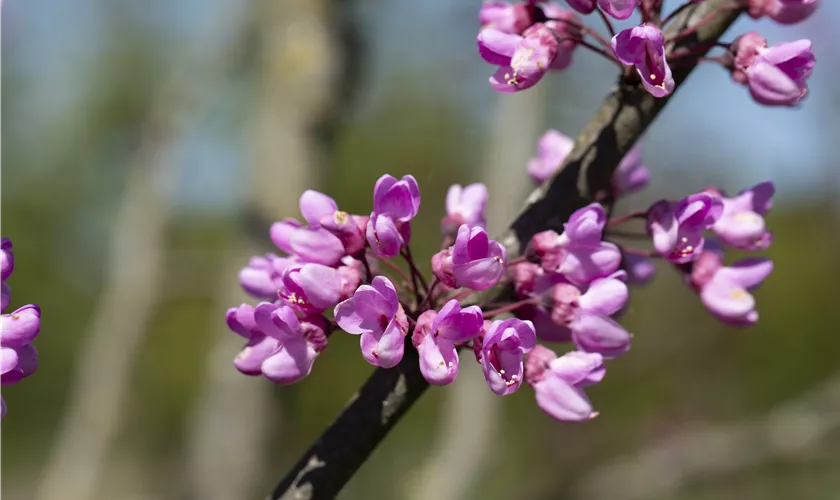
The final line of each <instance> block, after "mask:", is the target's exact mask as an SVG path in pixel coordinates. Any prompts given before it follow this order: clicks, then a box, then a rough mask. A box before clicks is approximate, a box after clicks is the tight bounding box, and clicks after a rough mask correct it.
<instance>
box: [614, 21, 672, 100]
mask: <svg viewBox="0 0 840 500" xmlns="http://www.w3.org/2000/svg"><path fill="white" fill-rule="evenodd" d="M612 48H613V52H615V55H616V57H618V59H619V60H620V61H621V62H622V63H624V64H627V65H628V66H629V65H633V66H636V71H637V72H638V73H639V76H640V77H641V78H642V85H644V87H645V90H647V91H648V92H649V93H650V94H651V95H653V96H654V97H665V96H666V95H668V94H670V93H671V92H673V91H674V78H673V76H671V68H670V67H669V66H668V62H667V61H666V60H665V36H664V35H663V34H662V30H660V29H659V28H658V27H656V26H654V25H652V24H642V25H641V26H636V27H635V28H628V29H626V30H623V31H621V32H620V33H619V34H617V35H616V36H614V37H613V39H612Z"/></svg>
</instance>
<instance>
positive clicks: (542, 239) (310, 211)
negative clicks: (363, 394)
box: [227, 0, 818, 422]
mask: <svg viewBox="0 0 840 500" xmlns="http://www.w3.org/2000/svg"><path fill="white" fill-rule="evenodd" d="M690 3H699V2H690ZM817 3H818V2H816V1H812V2H808V1H800V2H795V1H782V0H776V1H771V0H766V1H764V2H754V1H749V2H747V1H746V0H742V1H740V3H737V4H736V5H735V6H734V8H739V9H749V12H750V13H751V14H752V15H753V16H755V17H759V16H761V15H768V16H770V17H773V18H774V19H776V20H778V21H779V22H783V23H790V22H796V21H798V20H801V19H804V18H805V17H807V16H808V15H809V14H810V13H811V12H813V9H814V8H815V7H816V4H817ZM568 4H569V6H570V7H571V8H572V9H574V11H572V10H566V9H564V8H562V7H560V6H559V5H556V4H552V3H546V2H541V1H535V0H530V1H524V2H519V3H515V4H508V3H503V2H496V1H493V2H487V3H485V4H484V6H483V7H482V8H481V11H480V13H479V18H480V20H481V23H482V29H481V31H480V32H479V35H478V46H479V51H480V53H481V55H482V57H484V59H486V60H487V61H488V62H490V63H492V64H494V65H496V66H498V67H499V69H498V70H497V71H496V73H495V74H494V75H493V76H492V77H491V79H490V82H491V84H492V85H493V87H494V88H496V90H498V91H500V92H514V91H518V90H523V89H526V88H528V87H531V86H533V85H535V84H536V83H537V82H538V81H539V80H540V79H541V78H542V77H543V76H544V75H545V73H546V72H547V71H549V70H559V69H563V68H565V67H566V66H568V65H569V64H570V62H571V57H572V52H573V51H574V49H575V48H576V47H577V46H579V45H580V46H585V47H589V48H592V47H594V46H593V45H591V44H590V43H589V42H587V41H586V40H585V39H584V37H585V36H593V37H595V38H596V40H598V41H599V43H601V45H602V48H601V49H598V48H597V47H595V49H596V50H600V51H601V52H602V53H603V54H605V55H607V56H608V57H610V58H612V59H613V60H614V61H615V62H616V63H618V64H620V65H627V66H633V67H635V69H636V72H637V73H638V76H639V78H640V80H641V82H642V84H643V86H644V88H645V89H647V91H648V92H650V93H651V94H653V95H654V96H657V97H662V96H665V95H668V94H669V93H671V92H672V91H673V88H674V79H673V77H672V74H671V69H670V66H669V61H672V60H674V59H678V58H680V57H686V56H688V55H690V54H675V53H669V52H668V49H667V48H666V45H667V42H668V41H669V40H673V39H677V38H679V37H681V36H685V35H686V33H676V34H675V35H671V36H670V37H666V36H665V35H664V34H663V32H662V28H663V26H664V24H667V22H668V21H669V20H670V19H671V18H672V17H673V16H666V17H665V18H664V19H665V21H664V22H658V23H654V22H652V21H651V20H652V19H657V20H658V19H661V16H660V13H659V11H658V10H657V11H656V12H655V13H656V15H655V16H654V15H652V14H653V11H652V10H651V9H658V8H660V7H661V3H660V2H640V1H617V0H597V1H596V0H587V1H574V2H572V1H571V0H570V1H569V2H568ZM686 7H688V4H687V5H685V6H683V8H686ZM759 7H760V8H759ZM596 9H600V10H601V11H602V12H601V14H602V17H603V19H605V20H607V25H608V28H609V29H610V30H612V26H611V23H610V22H609V17H613V18H615V19H627V18H629V17H630V16H632V15H633V13H634V12H636V11H637V10H639V11H641V14H642V18H643V20H645V21H646V22H643V23H642V24H641V25H639V26H636V27H633V28H629V29H627V30H624V31H621V32H620V33H617V34H614V36H613V39H612V41H609V40H606V39H604V38H600V37H599V36H598V35H596V34H595V32H594V31H593V30H591V29H590V28H588V27H586V26H585V25H584V24H583V23H582V21H581V20H580V18H579V16H578V13H580V14H589V13H592V12H594V11H595V10H596ZM727 57H728V58H721V62H722V63H724V64H725V65H727V67H729V68H730V69H731V70H732V72H733V77H734V78H735V79H736V81H738V82H740V83H743V84H745V85H748V86H749V88H750V90H751V92H752V94H753V95H754V96H755V98H756V100H758V101H759V102H763V103H765V104H787V105H790V104H794V103H795V102H796V101H798V100H799V99H801V96H802V95H804V89H805V88H807V87H806V86H805V80H806V79H807V77H808V75H809V74H810V71H811V68H812V67H813V56H811V55H810V44H809V43H802V42H795V43H793V44H781V45H777V46H773V47H767V43H766V41H765V40H764V39H763V38H761V37H760V36H759V35H756V34H752V33H748V34H747V35H744V36H742V37H740V38H739V40H738V41H737V42H736V43H734V44H732V45H731V46H730V48H729V52H728V56H727ZM625 73H626V75H627V77H628V78H629V75H630V72H629V71H627V72H625ZM785 79H787V80H785ZM794 94H797V95H796V96H794ZM574 145H575V144H574V141H573V140H572V139H570V138H569V137H567V136H565V135H564V134H563V133H561V132H559V131H557V130H549V131H548V132H546V134H545V135H544V136H543V137H542V138H541V139H540V141H539V145H538V152H537V156H536V157H534V158H532V159H531V160H530V161H529V162H528V166H527V172H528V174H529V176H530V177H531V179H532V180H533V181H534V183H536V184H538V185H539V184H542V183H544V182H548V181H549V179H550V178H551V177H552V176H553V175H554V174H555V172H557V171H558V170H559V169H560V167H561V166H562V164H563V162H564V161H565V159H566V157H567V156H568V155H569V154H570V153H571V152H572V150H573V148H574ZM649 181H650V171H649V170H648V168H647V167H646V166H645V165H644V164H643V162H642V150H641V146H640V145H636V146H635V147H633V148H632V149H631V150H630V151H629V152H628V154H627V155H626V156H625V158H624V159H623V160H622V161H621V163H620V165H618V167H617V168H616V170H615V172H614V174H613V177H612V183H611V186H610V187H609V188H608V189H606V190H604V191H606V192H600V193H599V194H598V197H597V199H598V200H600V202H599V203H591V204H589V205H587V206H583V207H580V208H579V209H578V210H576V211H574V212H573V213H572V214H571V215H570V216H569V218H568V220H566V221H565V223H564V224H563V225H562V228H561V227H556V229H557V231H555V230H546V231H542V232H540V233H538V234H536V235H534V236H533V238H531V240H530V241H529V242H528V244H527V247H526V249H525V252H524V255H522V256H517V257H515V258H509V256H508V251H509V249H508V248H506V247H505V245H503V244H502V243H500V242H498V241H494V240H492V239H491V238H490V237H489V236H488V234H487V231H486V229H485V226H486V220H485V216H484V211H485V207H486V205H487V199H488V192H487V188H486V187H485V186H484V185H483V184H471V185H467V186H461V185H454V186H452V187H450V189H449V192H448V193H447V196H446V206H445V215H444V216H443V217H442V219H441V233H442V245H441V249H440V251H439V252H437V253H436V254H434V255H433V256H432V258H431V269H432V277H431V280H427V279H426V277H425V276H424V275H423V273H421V272H420V270H419V268H418V265H417V262H416V261H415V260H414V257H413V255H412V252H411V245H410V243H411V223H412V220H413V219H414V218H415V217H416V216H417V215H418V213H419V210H420V200H421V197H420V188H419V185H418V183H417V180H416V179H415V178H414V177H412V176H411V175H406V176H403V177H402V178H400V179H398V178H396V177H393V176H390V175H384V176H382V177H381V178H379V180H377V181H376V183H375V185H374V187H373V196H372V211H371V212H370V214H369V215H352V214H348V213H347V212H344V211H342V210H339V208H338V204H337V203H336V201H335V200H334V199H332V198H331V197H329V196H327V195H326V194H323V193H319V192H316V191H311V190H309V191H306V192H304V193H303V194H302V195H301V197H300V212H301V215H302V219H303V221H299V220H296V219H285V220H282V221H279V222H276V223H274V224H273V225H272V227H271V229H270V236H271V240H272V241H273V242H274V244H275V245H276V246H277V248H278V249H279V250H280V251H282V255H277V254H274V253H270V254H266V255H261V256H255V257H252V258H251V260H250V262H249V263H248V265H247V266H246V267H244V268H243V269H242V271H241V272H240V274H239V281H240V283H241V285H242V287H243V289H244V290H245V291H246V292H247V293H248V294H250V295H252V296H254V297H255V298H257V299H260V300H262V302H260V303H258V304H256V305H250V304H242V305H240V306H239V307H236V308H231V309H230V310H228V311H227V323H228V326H229V327H230V329H231V330H233V331H234V332H235V333H237V334H239V335H241V336H242V337H244V338H245V339H246V344H245V347H244V348H243V349H242V351H241V352H240V353H239V355H237V356H236V358H235V360H234V365H235V366H236V368H237V369H238V370H239V371H241V372H242V373H245V374H247V375H262V376H264V377H266V378H268V379H269V380H271V381H273V382H275V383H278V384H289V383H293V382H297V381H299V380H301V379H302V378H304V377H306V376H307V375H308V374H309V373H310V372H311V370H312V367H313V364H314V362H315V360H316V358H317V357H318V356H319V355H320V354H321V353H322V352H323V351H324V350H325V349H326V348H327V345H328V338H329V337H330V335H331V334H332V333H333V332H335V331H338V330H343V331H344V332H346V333H347V334H350V335H355V336H358V338H359V345H360V349H361V354H362V357H363V358H364V359H365V360H366V361H367V362H368V363H370V364H371V365H373V366H376V367H379V368H383V369H389V368H393V367H395V366H397V365H398V364H403V365H405V364H406V363H416V364H417V365H416V367H417V369H418V370H419V371H420V373H422V375H423V377H424V378H425V379H426V380H427V381H428V382H429V383H430V384H433V385H447V384H450V383H452V382H453V381H454V380H455V379H456V378H457V376H458V373H459V372H460V369H461V365H460V361H461V359H460V355H461V354H463V353H464V352H470V351H471V352H472V354H474V356H475V359H476V361H477V363H478V364H479V366H480V367H481V370H482V371H483V373H484V377H485V379H486V381H487V385H488V387H489V388H490V390H491V391H493V392H494V393H495V394H498V395H502V396H503V395H508V394H511V393H513V392H515V391H517V390H518V389H519V388H520V387H521V386H522V385H523V383H524V384H525V385H527V386H530V387H531V388H532V389H533V390H534V393H535V397H536V402H537V405H538V406H539V407H540V408H541V409H542V410H543V411H545V412H546V413H547V414H549V415H551V416H552V417H554V418H556V419H558V420H561V421H570V422H580V421H586V420H589V419H592V418H594V417H595V416H596V415H597V412H595V410H594V409H593V406H592V404H591V403H590V401H589V399H588V398H587V395H586V393H585V392H584V388H585V387H587V386H589V385H591V384H595V383H598V382H600V381H601V380H602V379H603V377H604V375H605V363H606V362H607V361H608V360H610V359H613V358H616V357H618V356H621V355H623V354H625V353H627V352H628V350H629V349H630V344H631V340H632V335H631V334H630V333H629V332H628V331H627V330H626V329H625V328H624V327H622V326H621V325H620V324H619V323H618V321H617V316H618V315H620V314H621V312H622V311H623V310H624V308H625V307H626V304H627V302H628V299H629V290H630V289H629V287H628V285H640V284H644V283H646V282H648V281H650V279H651V278H652V277H653V275H654V272H655V266H654V259H660V260H663V261H666V262H668V263H670V264H671V265H672V266H673V267H674V269H676V270H677V271H678V272H679V273H680V274H681V276H682V277H683V279H684V281H685V283H686V284H687V285H688V286H689V287H690V288H691V290H693V291H694V292H696V293H697V295H698V296H699V297H700V300H701V302H702V303H703V305H704V306H705V307H706V308H707V309H708V310H709V311H710V312H711V313H712V314H713V315H714V316H715V317H716V318H718V319H720V320H721V321H724V322H725V323H727V324H731V325H749V324H752V323H755V322H756V321H757V319H758V313H757V312H756V308H755V299H754V298H753V296H752V295H751V294H750V291H751V290H752V289H754V288H755V287H756V286H758V285H759V284H760V283H761V282H762V281H763V280H764V279H765V278H766V277H767V276H768V275H769V274H770V272H771V271H772V267H773V266H772V262H771V261H769V260H768V259H763V258H748V259H743V260H740V261H737V262H734V263H732V264H730V265H726V264H725V256H724V248H725V247H726V246H729V247H732V248H735V249H738V250H742V251H744V250H746V251H757V250H763V249H766V248H767V247H768V246H769V245H770V244H771V242H772V234H771V233H770V232H769V231H768V230H767V229H766V225H765V220H764V216H765V215H766V214H767V212H768V211H769V210H770V206H771V201H772V197H773V194H774V188H773V185H772V184H771V183H762V184H758V185H756V186H754V187H753V188H750V189H747V190H744V191H742V192H741V193H739V194H738V195H736V196H733V197H729V196H727V195H725V194H724V193H723V192H722V191H721V190H719V189H716V188H708V189H706V190H704V191H701V192H698V193H695V194H691V195H689V196H687V197H685V198H682V199H679V200H661V201H657V202H656V203H654V204H653V205H651V206H650V207H649V208H648V209H647V210H644V211H637V212H631V213H628V214H626V215H623V216H617V217H611V214H612V211H613V208H614V204H615V202H616V201H617V200H618V199H620V198H622V197H626V196H628V195H630V194H632V193H634V192H636V191H638V190H640V189H642V188H644V187H645V186H646V185H647V184H648V183H649ZM633 219H641V220H644V221H645V226H644V227H645V232H644V233H635V234H633V233H628V232H626V231H619V230H617V229H615V226H618V225H619V224H622V223H624V222H628V221H631V220H633ZM630 237H632V239H633V240H638V239H639V238H641V239H648V238H649V241H650V246H651V249H650V250H646V249H639V248H633V247H631V246H629V245H625V244H623V243H622V244H619V242H622V241H624V240H626V239H628V238H630ZM395 259H399V260H395ZM499 285H512V286H509V287H507V288H506V287H505V286H499ZM494 287H495V288H494ZM491 289H492V290H493V291H492V292H489V293H481V292H483V291H488V290H491ZM504 290H507V291H508V292H509V293H505V292H504ZM497 291H499V292H498V293H497ZM487 297H493V299H492V300H501V302H500V303H495V304H487V303H482V301H486V300H487V299H486V298H487ZM502 315H504V316H502ZM538 342H541V343H561V344H560V345H565V346H566V348H564V351H563V352H560V353H559V354H558V353H557V352H555V351H553V350H551V349H549V348H548V347H546V346H545V345H543V344H540V343H538Z"/></svg>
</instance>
